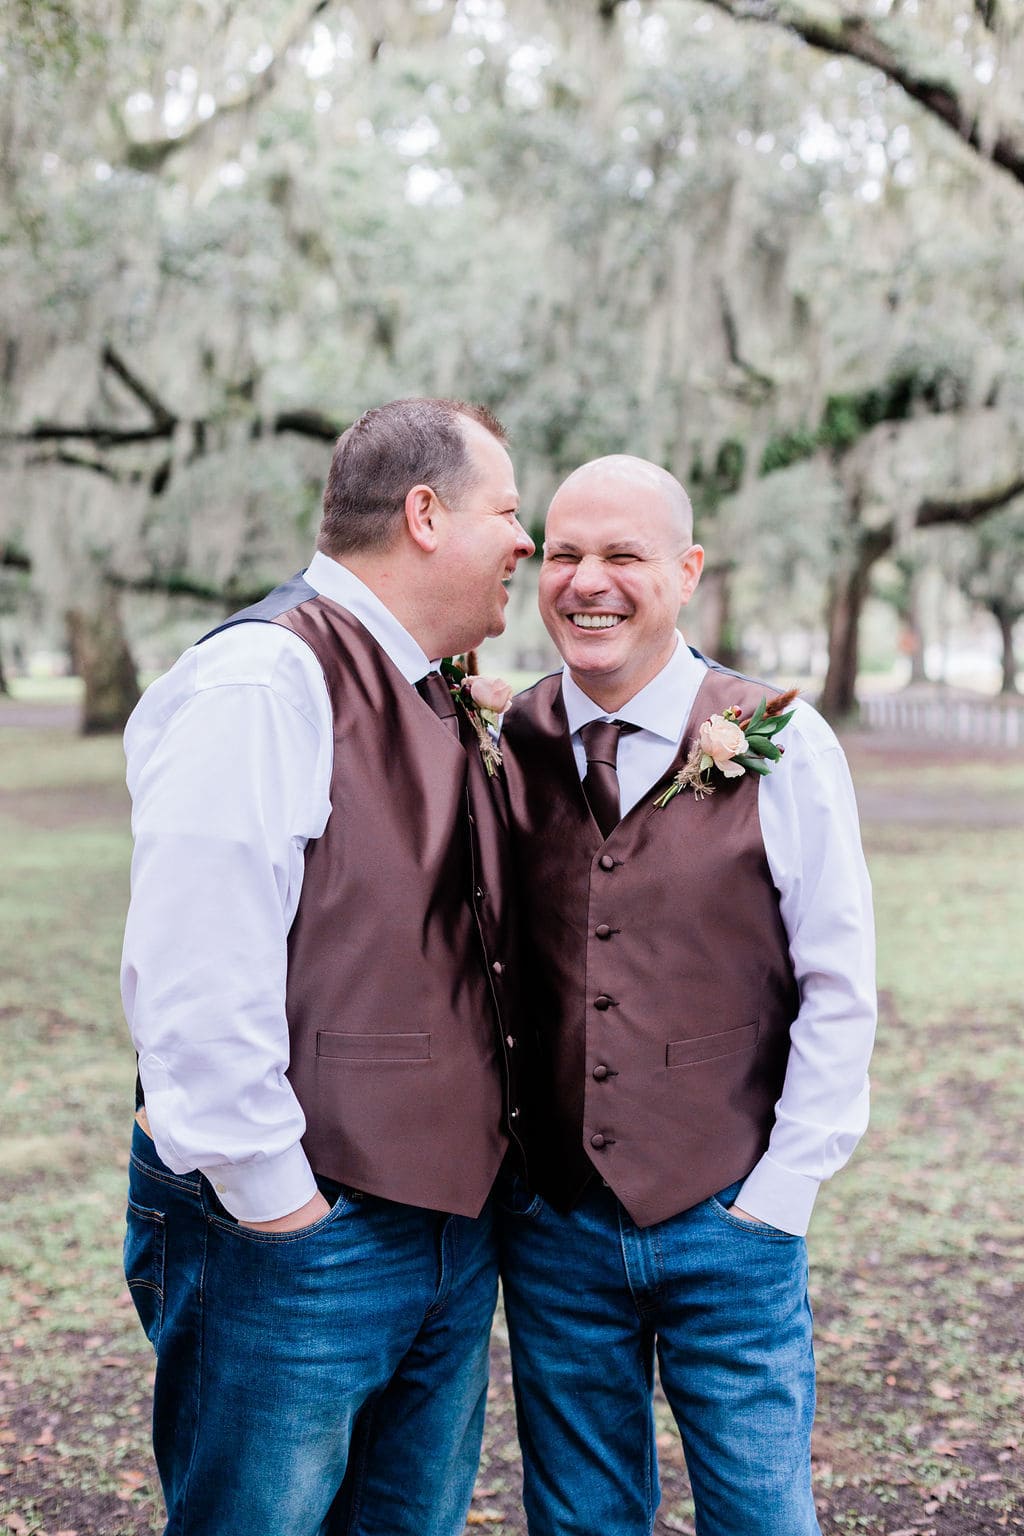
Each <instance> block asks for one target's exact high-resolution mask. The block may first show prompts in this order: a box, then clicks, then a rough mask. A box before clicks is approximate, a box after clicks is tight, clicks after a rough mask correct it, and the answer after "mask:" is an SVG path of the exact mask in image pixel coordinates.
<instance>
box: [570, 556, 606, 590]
mask: <svg viewBox="0 0 1024 1536" xmlns="http://www.w3.org/2000/svg"><path fill="white" fill-rule="evenodd" d="M572 585H573V589H574V590H575V591H576V592H578V593H579V594H580V596H581V597H591V598H592V597H597V596H599V594H600V593H602V592H607V590H608V571H607V567H606V566H605V563H604V561H603V560H599V559H598V558H597V556H596V555H584V557H583V559H582V560H580V561H579V563H578V565H577V566H576V567H575V569H574V571H573V573H572Z"/></svg>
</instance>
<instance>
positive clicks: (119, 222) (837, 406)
mask: <svg viewBox="0 0 1024 1536" xmlns="http://www.w3.org/2000/svg"><path fill="white" fill-rule="evenodd" d="M3 14H4V23H3V38H2V40H3V74H2V77H0V86H2V105H0V110H2V114H3V150H2V162H0V163H2V175H3V182H4V192H5V194H6V195H5V198H4V209H3V213H2V215H0V220H2V222H0V294H2V301H3V309H4V312H5V319H6V324H5V335H4V346H3V356H2V359H0V366H2V374H3V412H2V421H3V437H2V442H0V573H2V585H0V663H2V670H0V687H7V688H9V689H11V690H13V692H14V693H15V694H17V693H18V691H19V686H20V685H21V683H22V681H23V680H25V679H28V680H31V679H45V678H47V677H52V676H54V675H61V674H66V673H68V672H72V673H74V674H76V675H78V676H79V677H80V678H81V679H83V681H84V687H85V697H84V716H83V720H84V723H85V725H86V726H87V727H89V728H104V727H106V726H110V725H117V724H119V723H121V721H122V720H123V718H124V715H125V712H126V710H127V709H129V708H130V706H131V703H132V702H133V700H134V698H135V696H136V690H137V686H138V679H139V677H140V674H142V675H148V674H150V673H152V671H153V670H154V669H159V668H162V667H163V666H165V665H166V664H167V663H169V662H170V661H171V660H172V659H173V657H174V656H175V654H176V653H177V651H178V650H179V649H180V648H181V646H182V645H183V644H185V643H187V642H188V641H189V640H190V639H192V638H193V637H194V636H195V635H196V634H197V633H200V632H202V631H203V629H204V627H207V626H208V625H209V624H210V623H211V622H212V621H214V620H215V619H216V618H217V617H219V616H220V615H221V614H223V613H224V612H225V611H226V610H230V609H231V608H232V607H234V606H238V605H239V604H240V603H243V602H245V601H247V600H248V599H250V598H251V597H253V596H254V595H256V594H259V593H262V592H263V591H264V590H266V589H267V588H268V587H270V586H272V585H274V584H275V582H276V581H277V580H278V579H279V578H280V577H281V576H282V574H283V573H290V572H292V571H293V570H295V569H297V568H299V567H300V566H301V565H302V564H303V563H304V561H305V560H306V558H307V557H308V553H309V550H310V548H311V544H312V540H313V537H314V534H315V529H316V525H317V520H318V507H319V496H320V491H321V488H322V484H323V479H324V474H325V468H326V465H327V463H328V461H329V454H330V447H331V443H332V441H333V439H334V437H335V435H336V434H337V432H338V431H339V430H340V429H342V428H343V427H344V426H345V425H346V424H347V423H348V422H350V421H351V420H353V419H354V418H355V417H356V416H357V415H358V414H359V413H360V412H361V411H362V410H363V409H365V408H366V407H367V406H368V405H370V404H373V403H376V402H378V401H381V400H384V399H387V398H390V397H392V396H396V395H403V394H419V393H423V394H458V395H462V396H464V397H467V398H470V399H476V400H481V401H483V402H485V403H486V404H487V405H489V406H490V407H491V408H492V409H493V410H494V411H495V412H496V413H497V414H498V415H499V416H500V417H501V418H502V419H503V420H504V421H505V423H506V424H507V426H508V428H509V430H510V432H511V435H512V445H513V452H514V457H515V462H516V466H517V470H518V474H519V479H520V487H521V490H522V492H523V496H524V506H525V513H526V516H527V519H528V520H529V522H530V523H531V525H532V526H533V528H534V529H538V528H539V527H540V525H541V523H542V520H543V515H544V510H545V508H546V505H547V501H548V499H549V497H550V493H551V491H552V489H553V488H554V486H555V485H556V484H557V483H558V481H559V479H560V478H561V477H562V476H564V474H566V473H567V472H568V471H569V470H570V469H572V468H573V467H575V466H576V465H577V464H579V463H580V462H582V461H583V460H585V459H587V458H589V457H593V456H595V455H597V454H601V453H607V452H613V451H617V450H628V451H630V452H634V453H638V454H642V455H644V456H646V457H649V458H652V459H655V460H657V461H658V462H659V463H663V464H664V465H666V466H667V467H668V468H670V469H671V470H672V471H673V472H674V473H675V474H676V475H678V476H679V478H680V479H681V480H682V481H683V482H684V484H686V486H687V487H688V488H689V490H690V493H691V495H692V498H693V501H694V505H695V508H696V511H697V522H698V530H697V531H698V537H699V538H700V539H701V541H702V542H703V543H704V544H705V545H706V546H707V549H708V552H709V570H708V572H707V574H706V575H705V578H704V581H703V585H702V590H701V593H700V595H699V599H698V601H697V604H696V607H695V609H694V612H693V616H692V621H691V622H690V629H691V631H692V635H693V638H694V639H695V640H697V641H698V643H700V644H701V645H702V646H703V647H704V648H705V649H706V650H708V651H709V652H710V653H712V654H714V655H716V656H718V657H719V658H720V659H722V660H724V661H726V662H732V663H738V664H740V665H742V666H745V667H748V668H753V669H754V670H757V671H760V672H770V673H773V674H776V673H777V674H783V675H784V676H785V677H786V678H787V679H789V678H791V677H801V678H804V679H807V680H809V681H811V682H812V683H813V686H814V688H815V690H822V698H823V704H824V707H825V709H826V712H827V713H828V714H829V715H830V716H831V717H833V718H843V717H844V716H847V715H849V714H850V713H851V712H852V710H853V709H854V708H855V704H856V688H857V674H858V670H859V671H860V673H861V675H862V682H861V690H862V692H863V693H865V694H870V693H873V692H878V691H880V690H885V689H892V688H893V687H902V686H903V685H905V684H908V683H910V684H913V685H914V686H915V688H916V687H919V686H920V685H922V684H925V683H932V684H938V685H946V686H948V687H953V688H956V689H973V690H979V691H982V692H984V693H986V694H998V693H1000V692H1002V693H1004V694H1013V693H1014V692H1015V690H1016V686H1017V684H1016V674H1017V658H1016V656H1015V652H1014V635H1015V627H1016V626H1017V624H1018V623H1019V620H1020V617H1021V615H1022V613H1024V579H1022V575H1021V571H1022V558H1021V556H1022V552H1024V239H1022V228H1024V24H1022V15H1021V7H1020V5H1019V4H1018V3H1017V0H842V3H840V0H814V3H810V0H808V3H798V0H785V3H783V0H663V3H641V0H559V3H554V0H509V3H501V0H457V3H456V0H405V3H396V0H382V3H372V4H371V3H365V4H358V3H357V4H348V5H343V4H339V3H335V0H304V3H298V4H297V3H291V4H284V3H275V0H263V3H261V4H260V5H256V4H249V3H244V0H242V3H239V0H201V3H200V0H195V3H189V4H182V3H175V4H170V3H168V4H163V3H161V0H147V3H141V0H118V3H109V0H91V3H90V0H33V3H31V4H29V3H27V0H6V3H5V5H4V7H3ZM532 579H533V578H531V577H530V576H528V575H527V576H524V577H523V578H522V579H521V580H520V583H519V585H520V593H519V600H518V602H517V605H516V608H515V610H514V612H513V615H512V622H511V623H510V626H509V634H508V637H507V640H506V641H505V643H504V644H503V645H502V646H501V647H499V648H498V651H497V654H496V656H495V658H494V660H495V662H496V664H499V665H501V666H505V667H510V668H519V669H529V668H535V667H540V666H544V665H546V664H547V662H548V660H549V653H548V651H547V643H546V637H545V636H544V634H543V630H542V629H540V627H539V625H538V624H537V621H536V619H535V618H534V615H533V595H532V591H531V590H530V587H531V580H532Z"/></svg>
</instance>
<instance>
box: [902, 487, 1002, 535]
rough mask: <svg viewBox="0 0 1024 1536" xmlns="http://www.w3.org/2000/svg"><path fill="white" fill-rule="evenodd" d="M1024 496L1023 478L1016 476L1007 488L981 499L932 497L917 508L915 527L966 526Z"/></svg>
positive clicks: (1000, 488)
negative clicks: (944, 524) (946, 524)
mask: <svg viewBox="0 0 1024 1536" xmlns="http://www.w3.org/2000/svg"><path fill="white" fill-rule="evenodd" d="M1022 493H1024V475H1017V476H1016V477H1015V478H1014V479H1012V480H1008V481H1007V482H1006V483H1005V484H1004V485H1000V486H994V487H993V488H992V490H990V491H985V492H984V493H983V494H982V495H980V496H963V497H957V496H943V497H941V498H940V497H936V496H929V497H926V498H925V500H924V501H922V502H921V504H920V506H919V507H918V509H917V516H916V518H915V520H914V521H915V526H916V527H918V528H933V527H934V526H935V524H936V523H959V524H961V526H966V525H967V524H969V523H976V522H977V521H978V519H979V518H981V517H985V516H986V515H987V514H988V513H989V512H994V511H995V510H996V509H997V507H1005V506H1006V503H1007V502H1008V501H1012V500H1013V498H1014V497H1015V496H1020V495H1021V494H1022Z"/></svg>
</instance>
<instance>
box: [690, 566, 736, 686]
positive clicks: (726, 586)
mask: <svg viewBox="0 0 1024 1536" xmlns="http://www.w3.org/2000/svg"><path fill="white" fill-rule="evenodd" d="M734 571H735V566H733V565H731V564H724V565H712V566H708V567H707V568H706V569H705V571H704V575H703V577H702V578H701V626H700V629H701V640H702V642H703V645H704V649H705V651H706V652H707V654H708V655H709V656H710V657H712V658H713V659H714V660H715V661H719V662H721V664H722V666H723V667H732V668H733V669H734V670H738V669H739V664H740V658H741V650H740V644H739V638H738V636H737V634H736V628H735V624H734V622H733V616H732V578H733V574H734Z"/></svg>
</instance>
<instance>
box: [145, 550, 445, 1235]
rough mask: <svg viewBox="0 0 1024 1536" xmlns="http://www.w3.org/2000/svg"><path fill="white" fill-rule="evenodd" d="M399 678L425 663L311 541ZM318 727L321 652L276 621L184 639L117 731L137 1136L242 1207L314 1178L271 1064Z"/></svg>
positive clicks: (284, 1198)
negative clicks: (128, 849)
mask: <svg viewBox="0 0 1024 1536" xmlns="http://www.w3.org/2000/svg"><path fill="white" fill-rule="evenodd" d="M305 579H306V581H307V582H308V583H309V585H310V586H311V587H313V588H314V590H315V591H317V592H320V593H322V594H323V595H324V596H326V597H330V598H333V599H334V601H335V602H338V603H341V604H342V605H343V606H344V607H345V608H346V609H347V610H348V611H349V612H350V613H351V614H353V615H354V616H355V618H357V619H358V620H359V621H360V623H361V624H363V625H364V627H365V628H366V629H367V630H368V631H369V632H370V634H371V635H372V636H373V638H374V639H375V640H376V641H377V642H378V643H379V644H380V645H381V646H382V647H383V649H384V650H385V651H386V652H387V654H388V656H389V657H390V659H391V660H392V661H393V662H394V664H395V666H396V667H397V668H398V670H399V671H400V672H401V673H402V675H403V676H404V677H406V678H407V679H408V681H409V683H410V685H411V684H415V683H417V682H418V681H419V680H420V678H422V677H424V676H425V675H426V673H427V672H428V671H429V670H430V668H431V662H430V661H429V659H428V658H427V656H426V655H425V654H424V653H423V651H422V650H421V649H420V647H419V645H417V643H416V641H415V640H414V639H413V638H412V636H411V635H410V634H409V633H408V631H407V630H406V629H404V628H403V627H402V625H401V624H400V623H399V622H398V620H397V619H396V618H395V617H394V615H393V614H392V613H391V612H390V611H389V610H388V609H387V608H386V607H385V606H384V604H383V603H382V602H381V601H380V599H379V598H377V597H376V596H375V595H374V593H373V592H371V591H370V589H369V588H368V587H367V586H365V585H364V583H363V582H361V581H360V580H359V579H358V577H356V576H355V575H353V573H352V572H351V571H349V570H348V569H347V568H346V567H345V566H343V565H341V564H339V562H338V561H336V560H332V559H330V558H329V557H328V556H327V555H323V554H320V553H317V554H316V555H314V557H313V560H312V561H311V563H310V566H309V569H308V570H307V571H306V573H305ZM333 741H334V730H333V720H332V715H331V704H330V699H329V697H328V694H327V686H326V683H325V682H324V676H323V672H322V671H321V669H320V664H319V662H318V661H317V659H316V657H315V656H314V654H313V652H312V651H311V650H310V648H309V646H308V645H306V643H305V641H303V640H300V639H299V637H298V636H297V635H295V634H293V633H292V632H291V631H290V630H288V629H285V628H282V626H281V625H279V624H262V623H255V624H240V625H237V626H235V627H234V628H231V629H227V630H224V631H223V632H222V633H221V634H219V635H215V636H214V637H213V638H212V639H210V640H207V641H206V642H205V643H204V644H202V645H196V646H193V647H192V648H191V649H190V650H188V651H186V652H185V654H184V655H183V656H182V657H180V659H179V660H178V661H177V662H176V663H175V665H174V666H173V667H172V668H171V670H170V671H169V672H167V673H166V674H165V675H164V676H163V677H161V678H159V679H158V680H157V681H156V682H155V683H153V684H152V685H151V686H150V687H149V688H147V690H146V692H145V694H144V695H143V697H142V699H141V701H140V703H139V704H138V706H137V708H136V709H135V712H134V713H133V715H132V717H131V719H130V720H129V722H128V727H127V729H126V731H125V752H126V755H127V759H128V788H129V791H130V792H131V796H132V831H133V833H134V836H135V853H134V857H133V859H132V896H131V905H130V907H129V912H128V921H127V926H126V929H125V940H124V955H123V960H122V969H121V994H122V997H123V1000H124V1008H125V1014H126V1016H127V1019H128V1025H129V1028H130V1029H131V1033H132V1039H133V1041H134V1043H135V1048H136V1050H137V1051H138V1053H139V1072H140V1075H141V1078H142V1083H143V1087H144V1089H145V1094H146V1110H147V1114H148V1116H149V1122H150V1128H151V1130H152V1133H153V1140H154V1142H155V1144H156V1148H157V1151H158V1152H159V1154H160V1156H161V1158H162V1159H163V1160H164V1162H165V1163H166V1164H167V1165H168V1167H169V1168H172V1169H173V1170H174V1171H175V1172H176V1173H186V1172H189V1171H191V1170H192V1169H194V1168H198V1169H200V1170H201V1171H202V1172H203V1173H204V1174H206V1176H207V1177H208V1178H209V1179H210V1181H211V1183H212V1184H213V1185H214V1188H215V1189H216V1190H217V1193H218V1195H219V1196H220V1198H221V1200H222V1201H223V1203H224V1205H225V1206H226V1207H227V1209H228V1210H229V1211H231V1212H232V1213H233V1214H234V1215H235V1216H237V1217H239V1218H240V1219H242V1220H243V1221H269V1220H272V1219H273V1218H274V1217H276V1216H283V1215H286V1214H287V1213H288V1212H290V1211H294V1210H297V1209H298V1208H299V1207H300V1206H301V1205H304V1204H305V1202H306V1201H307V1200H309V1199H311V1198H312V1196H313V1195H314V1194H315V1193H316V1185H315V1182H314V1179H313V1174H312V1171H311V1169H310V1166H309V1163H308V1161H307V1159H306V1155H305V1153H304V1152H303V1150H302V1147H301V1146H300V1138H301V1137H302V1135H303V1133H304V1131H305V1128H306V1123H305V1118H304V1116H303V1113H302V1110H301V1109H300V1107H299V1104H298V1101H297V1100H296V1098H295V1095H294V1093H293V1092H292V1089H291V1086H290V1084H289V1082H288V1079H287V1077H286V1076H285V1073H286V1071H287V1068H288V1061H289V1044H288V1025H287V1021H286V1018H285V983H286V971H287V940H288V930H289V928H290V927H291V924H292V919H293V918H294V916H295V909H296V907H297V906H298V901H299V893H300V891H301V889H302V876H303V870H304V854H303V850H304V849H305V846H306V843H307V841H308V839H309V838H315V837H319V836H320V834H321V833H322V832H323V830H324V827H325V825H326V823H327V818H328V816H329V815H330V813H331V802H330V786H331V773H332V769H333Z"/></svg>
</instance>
